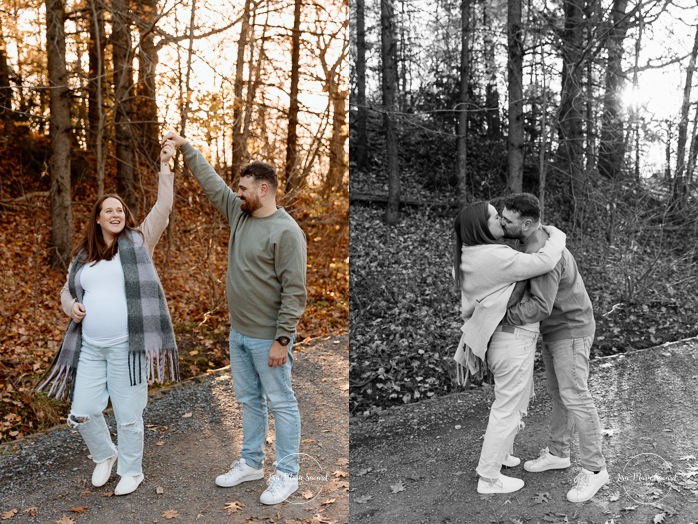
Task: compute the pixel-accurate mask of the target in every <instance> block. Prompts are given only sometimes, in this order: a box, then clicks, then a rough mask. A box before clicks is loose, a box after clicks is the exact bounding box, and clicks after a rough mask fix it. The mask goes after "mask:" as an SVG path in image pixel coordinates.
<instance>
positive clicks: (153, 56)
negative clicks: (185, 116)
mask: <svg viewBox="0 0 698 524" xmlns="http://www.w3.org/2000/svg"><path fill="white" fill-rule="evenodd" d="M138 14H139V18H140V20H139V23H138V25H139V29H140V41H139V44H138V84H137V86H136V107H137V108H138V111H137V114H138V118H137V120H138V126H137V128H138V130H139V133H138V134H139V139H140V145H141V151H142V156H143V157H144V160H145V162H146V165H147V166H148V168H149V169H150V170H152V171H157V169H158V168H159V167H160V166H159V164H160V162H159V160H158V157H159V153H160V124H159V122H158V104H157V91H156V84H155V72H156V69H157V65H158V49H157V48H156V46H155V39H154V37H155V31H154V29H155V24H156V23H157V16H158V0H142V1H141V2H140V3H139V4H138Z"/></svg>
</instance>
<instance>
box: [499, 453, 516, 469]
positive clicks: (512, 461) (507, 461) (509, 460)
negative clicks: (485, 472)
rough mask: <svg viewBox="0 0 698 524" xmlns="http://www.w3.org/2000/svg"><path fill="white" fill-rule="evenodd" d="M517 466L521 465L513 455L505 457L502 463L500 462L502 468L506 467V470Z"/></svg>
mask: <svg viewBox="0 0 698 524" xmlns="http://www.w3.org/2000/svg"><path fill="white" fill-rule="evenodd" d="M519 464H521V459H520V458H519V457H515V456H514V455H507V456H506V457H504V462H502V466H506V467H507V468H515V467H516V466H518V465H519Z"/></svg>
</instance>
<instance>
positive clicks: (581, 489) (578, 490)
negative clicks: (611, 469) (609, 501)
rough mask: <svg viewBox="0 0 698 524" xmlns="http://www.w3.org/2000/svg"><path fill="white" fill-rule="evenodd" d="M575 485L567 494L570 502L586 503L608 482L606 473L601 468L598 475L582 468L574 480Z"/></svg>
mask: <svg viewBox="0 0 698 524" xmlns="http://www.w3.org/2000/svg"><path fill="white" fill-rule="evenodd" d="M574 481H575V483H576V485H575V486H574V487H573V488H572V489H571V490H569V491H568V492H567V500H569V501H570V502H586V501H587V500H589V499H590V498H591V497H593V496H594V495H596V492H597V491H599V490H600V489H601V487H602V486H603V485H604V484H606V483H607V482H608V471H607V470H606V468H603V469H602V470H601V471H599V472H598V473H594V472H593V471H589V470H587V469H584V468H582V471H581V472H580V473H579V475H577V476H576V477H575V479H574Z"/></svg>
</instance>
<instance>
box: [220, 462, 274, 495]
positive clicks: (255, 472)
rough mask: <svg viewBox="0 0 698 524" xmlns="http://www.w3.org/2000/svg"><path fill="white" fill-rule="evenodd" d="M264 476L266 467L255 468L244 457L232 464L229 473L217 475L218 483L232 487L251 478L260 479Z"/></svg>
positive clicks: (223, 486)
mask: <svg viewBox="0 0 698 524" xmlns="http://www.w3.org/2000/svg"><path fill="white" fill-rule="evenodd" d="M263 478H264V468H261V469H255V468H253V467H252V466H248V465H247V461H246V460H245V459H244V458H241V459H240V460H236V461H235V462H233V463H232V465H231V466H230V471H228V473H223V475H218V476H217V477H216V485H217V486H220V487H221V488H232V487H233V486H237V485H238V484H240V483H242V482H247V481H249V480H259V479H263Z"/></svg>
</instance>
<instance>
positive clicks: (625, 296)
mask: <svg viewBox="0 0 698 524" xmlns="http://www.w3.org/2000/svg"><path fill="white" fill-rule="evenodd" d="M352 177H353V178H352V192H354V194H358V193H365V194H375V193H379V194H380V193H382V194H385V191H386V189H387V187H386V185H385V182H384V177H382V176H381V175H380V174H379V175H376V176H375V177H373V178H371V177H368V181H367V180H366V177H356V178H354V173H352ZM403 180H404V179H403ZM403 195H405V196H406V197H407V196H409V197H410V198H414V197H415V196H416V197H417V198H418V199H420V200H422V201H424V202H425V205H424V206H410V207H403V208H401V212H400V221H399V223H398V224H397V225H396V226H394V227H387V226H386V225H385V224H384V223H383V214H384V207H383V206H382V205H379V204H364V203H360V202H357V203H352V206H351V221H350V234H351V245H350V258H351V268H350V282H351V306H350V310H351V318H350V337H351V350H352V359H351V366H350V380H351V395H350V409H351V412H352V414H354V415H357V414H371V413H374V412H376V411H379V410H381V409H383V408H385V407H388V406H392V405H399V404H404V403H408V402H414V401H419V400H422V399H425V398H431V397H434V396H438V395H442V394H444V393H447V392H451V391H455V390H457V387H458V386H457V385H456V384H455V380H454V378H455V370H454V363H453V358H452V357H453V354H454V352H455V348H456V346H457V344H458V340H459V338H460V331H459V328H460V326H461V324H462V322H461V320H460V317H459V307H460V295H459V294H458V293H457V292H456V290H455V289H454V286H453V280H452V278H451V256H452V255H451V253H452V249H453V240H452V233H451V231H452V221H453V215H454V213H455V208H454V209H451V210H449V209H448V208H446V207H444V206H436V204H437V203H438V202H441V201H444V200H446V199H444V198H439V196H438V195H435V194H429V193H425V192H424V191H421V190H420V189H419V186H418V185H417V184H415V183H410V181H409V180H407V181H406V186H403ZM549 216H550V217H551V218H550V220H549V222H550V223H553V224H555V225H557V226H558V227H560V228H562V229H564V230H566V231H567V232H568V239H567V246H568V248H569V249H570V251H571V252H572V254H573V255H574V256H575V258H576V260H577V263H578V265H579V268H580V272H581V274H582V276H583V278H584V282H585V284H586V288H587V291H588V293H589V295H590V297H591V299H592V302H593V305H594V312H595V318H596V322H597V328H596V342H595V345H594V347H593V353H594V355H595V356H600V355H609V354H615V353H622V352H625V351H628V350H631V349H640V348H646V347H650V346H655V345H658V344H661V343H663V342H667V341H675V340H679V339H682V338H686V337H691V336H695V335H698V298H697V297H696V295H695V292H694V291H695V289H696V287H695V285H696V262H694V261H693V258H691V256H688V255H687V254H686V252H685V251H681V250H680V249H678V248H677V246H676V244H677V243H680V242H682V241H681V239H680V238H679V239H678V240H676V239H674V240H673V243H672V244H669V240H667V236H666V234H665V232H663V231H662V229H661V228H651V227H647V230H648V231H645V232H644V233H643V232H638V231H637V230H636V228H635V229H633V228H630V227H628V226H625V229H621V233H622V234H624V236H620V237H618V236H617V237H616V240H615V241H614V243H613V244H612V245H609V243H608V242H607V241H606V239H605V236H604V235H605V233H604V231H603V230H594V228H589V229H585V230H584V232H581V231H580V230H579V229H577V230H573V229H572V228H571V226H569V225H567V224H565V223H562V222H561V220H560V219H559V218H558V214H556V213H555V210H554V209H551V211H550V213H549ZM685 234H688V232H686V233H685ZM683 242H685V240H684V241H683ZM658 253H659V254H661V256H657V254H658ZM689 255H690V254H689ZM693 256H695V254H693Z"/></svg>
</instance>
